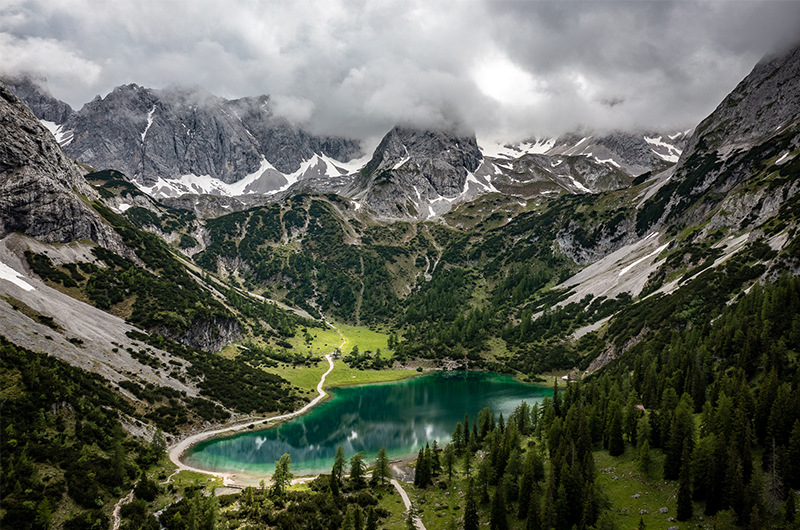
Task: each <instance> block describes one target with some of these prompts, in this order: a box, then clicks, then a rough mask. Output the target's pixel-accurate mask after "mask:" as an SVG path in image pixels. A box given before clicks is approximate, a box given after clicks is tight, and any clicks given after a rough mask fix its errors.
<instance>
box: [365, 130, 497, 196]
mask: <svg viewBox="0 0 800 530" xmlns="http://www.w3.org/2000/svg"><path fill="white" fill-rule="evenodd" d="M482 158H483V155H482V154H481V151H480V149H479V148H478V142H477V140H476V139H475V135H471V136H464V135H460V134H458V133H456V132H454V131H448V130H441V131H435V130H420V129H414V128H411V127H404V126H397V127H395V128H393V129H392V130H391V131H389V133H388V134H386V136H384V138H383V140H382V141H381V143H380V144H379V145H378V147H377V149H375V153H374V155H373V157H372V160H370V162H369V163H368V164H367V165H366V167H365V168H364V172H365V173H366V174H372V173H375V172H376V171H420V172H421V174H422V176H423V177H424V178H425V179H426V180H427V181H428V182H429V183H430V185H431V186H432V187H433V188H434V189H435V190H436V192H437V193H438V194H439V195H442V196H443V197H454V196H456V195H458V194H459V193H461V191H462V190H463V188H464V182H465V181H466V178H467V173H468V172H473V171H475V170H476V169H478V166H479V165H480V163H481V159H482Z"/></svg>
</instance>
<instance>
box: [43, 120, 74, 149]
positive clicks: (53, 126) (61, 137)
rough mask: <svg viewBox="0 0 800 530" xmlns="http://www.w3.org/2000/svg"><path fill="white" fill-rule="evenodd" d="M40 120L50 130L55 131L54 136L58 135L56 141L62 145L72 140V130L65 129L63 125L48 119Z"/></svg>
mask: <svg viewBox="0 0 800 530" xmlns="http://www.w3.org/2000/svg"><path fill="white" fill-rule="evenodd" d="M39 122H41V124H42V125H44V126H45V127H46V128H47V130H48V131H50V132H51V133H53V136H55V137H56V142H58V143H59V144H60V145H61V147H65V146H67V145H68V144H69V143H70V142H71V141H72V131H69V130H64V126H63V125H58V124H57V123H55V122H52V121H47V120H39Z"/></svg>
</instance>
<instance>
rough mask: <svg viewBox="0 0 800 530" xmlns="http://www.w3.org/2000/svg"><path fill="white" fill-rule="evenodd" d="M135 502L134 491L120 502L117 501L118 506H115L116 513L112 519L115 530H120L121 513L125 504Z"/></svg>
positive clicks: (112, 515)
mask: <svg viewBox="0 0 800 530" xmlns="http://www.w3.org/2000/svg"><path fill="white" fill-rule="evenodd" d="M132 500H133V490H131V491H129V492H128V494H127V495H126V496H124V497H122V498H121V499H120V500H118V501H117V504H115V505H114V512H113V513H112V514H111V518H112V519H113V526H112V528H113V530H119V524H120V517H119V511H120V510H121V509H122V505H123V504H128V503H129V502H131V501H132Z"/></svg>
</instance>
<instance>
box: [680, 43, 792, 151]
mask: <svg viewBox="0 0 800 530" xmlns="http://www.w3.org/2000/svg"><path fill="white" fill-rule="evenodd" d="M798 116H800V45H796V46H795V47H794V48H792V49H790V50H788V51H786V52H785V53H783V54H780V55H775V56H768V57H764V58H763V59H762V60H761V61H760V62H759V63H758V64H757V65H756V66H755V68H753V71H752V72H750V74H749V75H748V76H747V77H745V78H744V79H743V80H742V81H741V82H740V83H739V84H738V85H737V86H736V88H734V89H733V91H732V92H731V93H730V94H728V96H727V97H726V98H725V99H723V100H722V103H720V104H719V106H718V107H717V108H716V109H715V110H714V112H712V113H711V115H709V116H708V117H707V118H706V119H705V120H703V121H702V122H700V125H698V126H697V131H696V133H695V134H694V135H693V136H692V138H691V139H690V140H689V143H688V145H687V149H686V150H684V153H683V156H681V160H685V159H686V158H688V157H689V156H691V154H692V153H693V152H694V150H695V149H697V148H698V143H699V142H700V140H701V139H702V140H703V141H704V143H705V147H706V148H708V149H713V150H716V151H718V152H719V153H720V156H722V157H727V156H728V155H730V154H731V153H732V152H734V151H735V150H738V149H746V148H748V147H752V146H754V145H757V144H759V143H761V142H763V141H764V140H766V139H768V138H770V137H773V136H775V135H776V134H780V133H781V131H782V130H785V129H786V128H787V127H788V126H789V125H790V124H792V123H793V122H795V121H796V120H797V119H798Z"/></svg>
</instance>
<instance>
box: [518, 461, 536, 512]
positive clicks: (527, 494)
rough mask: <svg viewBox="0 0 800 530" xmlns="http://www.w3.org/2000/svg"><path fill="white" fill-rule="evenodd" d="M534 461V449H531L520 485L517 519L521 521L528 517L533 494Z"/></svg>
mask: <svg viewBox="0 0 800 530" xmlns="http://www.w3.org/2000/svg"><path fill="white" fill-rule="evenodd" d="M533 459H534V456H533V449H531V450H529V451H528V453H527V454H526V455H525V464H524V466H523V468H522V480H521V481H520V483H519V508H518V511H517V517H519V518H520V519H525V518H526V517H528V509H529V506H530V499H531V492H532V491H533V488H534V482H535V481H534V478H533Z"/></svg>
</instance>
